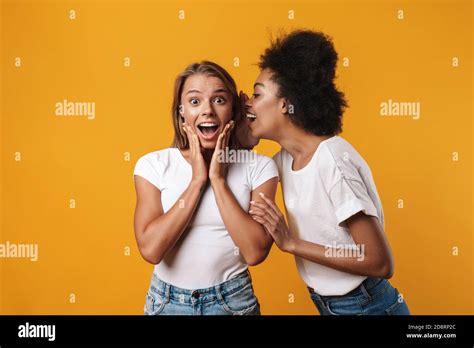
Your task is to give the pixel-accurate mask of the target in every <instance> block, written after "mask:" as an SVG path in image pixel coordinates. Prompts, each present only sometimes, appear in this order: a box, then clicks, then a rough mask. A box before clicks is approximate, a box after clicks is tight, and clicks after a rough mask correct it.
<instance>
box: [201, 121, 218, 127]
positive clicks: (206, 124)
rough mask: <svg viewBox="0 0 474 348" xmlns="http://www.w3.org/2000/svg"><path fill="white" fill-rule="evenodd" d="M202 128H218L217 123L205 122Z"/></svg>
mask: <svg viewBox="0 0 474 348" xmlns="http://www.w3.org/2000/svg"><path fill="white" fill-rule="evenodd" d="M199 126H200V127H214V126H217V123H213V122H203V123H201V124H200V125H199Z"/></svg>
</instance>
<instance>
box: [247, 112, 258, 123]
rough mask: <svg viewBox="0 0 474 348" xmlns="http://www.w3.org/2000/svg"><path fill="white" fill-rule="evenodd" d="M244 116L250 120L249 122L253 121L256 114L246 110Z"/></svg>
mask: <svg viewBox="0 0 474 348" xmlns="http://www.w3.org/2000/svg"><path fill="white" fill-rule="evenodd" d="M246 116H247V118H248V119H249V120H250V122H253V121H255V120H256V119H257V115H255V114H252V113H250V112H248V111H247V115H246Z"/></svg>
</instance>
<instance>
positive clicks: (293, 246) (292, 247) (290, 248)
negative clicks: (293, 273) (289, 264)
mask: <svg viewBox="0 0 474 348" xmlns="http://www.w3.org/2000/svg"><path fill="white" fill-rule="evenodd" d="M298 241H299V239H296V238H295V239H292V240H291V241H290V242H288V243H287V245H285V250H283V251H284V252H287V253H290V254H293V255H294V254H295V253H296V250H297V249H298Z"/></svg>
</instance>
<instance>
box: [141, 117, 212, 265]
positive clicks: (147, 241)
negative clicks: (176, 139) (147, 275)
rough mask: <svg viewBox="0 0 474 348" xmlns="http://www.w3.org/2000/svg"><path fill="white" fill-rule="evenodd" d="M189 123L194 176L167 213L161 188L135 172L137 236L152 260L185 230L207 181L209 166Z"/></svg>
mask: <svg viewBox="0 0 474 348" xmlns="http://www.w3.org/2000/svg"><path fill="white" fill-rule="evenodd" d="M186 127H187V126H184V129H185V131H186V134H187V135H188V140H189V144H190V150H191V166H192V172H193V177H192V179H191V182H190V183H189V185H188V187H187V189H186V190H185V191H184V192H183V194H182V195H181V196H180V197H179V198H178V200H177V201H176V203H175V204H174V205H173V206H172V207H171V208H170V209H169V210H168V211H167V212H166V213H163V206H162V204H161V192H160V190H159V189H158V188H156V187H155V186H153V185H152V184H150V183H149V182H148V181H146V180H145V179H143V178H141V177H139V176H135V188H136V193H137V205H136V208H135V219H134V226H135V238H136V240H137V244H138V249H139V250H140V254H141V255H142V256H143V258H144V259H145V260H146V261H148V262H150V263H152V264H158V263H160V262H161V260H162V259H163V257H164V255H165V254H166V252H167V251H168V250H170V249H171V248H172V247H173V246H174V245H175V243H176V242H177V241H178V239H179V238H180V237H181V235H182V234H183V232H184V231H185V230H186V227H187V226H188V224H189V222H190V220H191V218H192V216H193V214H194V211H195V210H196V207H197V205H198V203H199V200H200V198H201V195H202V192H203V189H204V188H205V185H206V181H207V166H206V164H205V162H204V159H203V157H202V154H201V150H200V148H199V146H200V145H199V139H198V138H197V136H196V134H194V133H192V131H190V130H189V128H186Z"/></svg>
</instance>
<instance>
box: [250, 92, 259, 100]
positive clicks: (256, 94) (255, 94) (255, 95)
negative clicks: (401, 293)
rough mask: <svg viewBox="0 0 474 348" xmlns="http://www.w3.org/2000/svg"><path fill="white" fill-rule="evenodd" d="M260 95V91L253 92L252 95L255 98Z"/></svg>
mask: <svg viewBox="0 0 474 348" xmlns="http://www.w3.org/2000/svg"><path fill="white" fill-rule="evenodd" d="M259 96H260V94H258V93H254V94H252V97H253V98H254V99H255V98H257V97H259Z"/></svg>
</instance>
